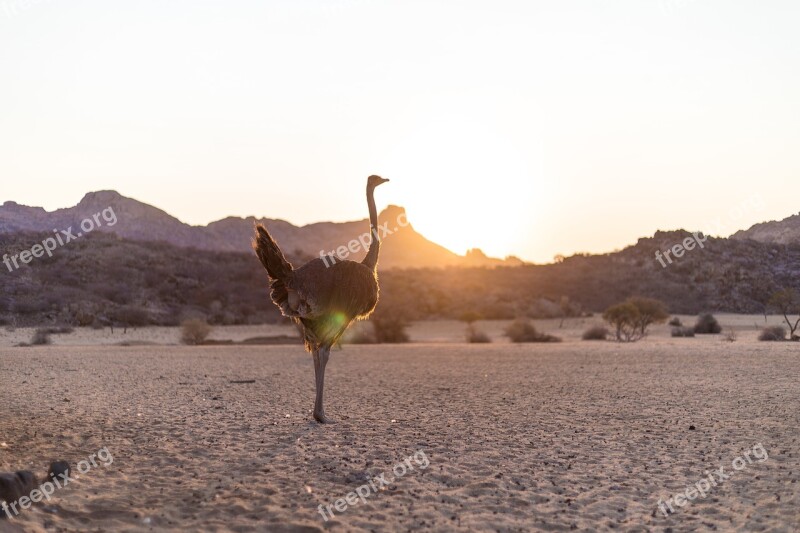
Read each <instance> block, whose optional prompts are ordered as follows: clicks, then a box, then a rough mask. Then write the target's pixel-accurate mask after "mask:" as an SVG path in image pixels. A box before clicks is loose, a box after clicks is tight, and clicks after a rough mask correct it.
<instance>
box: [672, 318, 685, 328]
mask: <svg viewBox="0 0 800 533" xmlns="http://www.w3.org/2000/svg"><path fill="white" fill-rule="evenodd" d="M669 325H670V326H672V327H675V328H679V327H681V326H683V322H681V319H680V318H678V317H676V316H674V317H672V320H670V321H669Z"/></svg>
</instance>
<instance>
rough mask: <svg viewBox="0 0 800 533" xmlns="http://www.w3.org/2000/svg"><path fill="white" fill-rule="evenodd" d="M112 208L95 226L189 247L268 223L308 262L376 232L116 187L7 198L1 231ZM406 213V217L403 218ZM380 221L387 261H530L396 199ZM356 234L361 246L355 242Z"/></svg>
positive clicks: (234, 244) (237, 240) (242, 242)
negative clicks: (40, 201)
mask: <svg viewBox="0 0 800 533" xmlns="http://www.w3.org/2000/svg"><path fill="white" fill-rule="evenodd" d="M109 208H110V209H112V210H113V214H114V215H115V218H116V220H117V221H116V222H115V223H113V225H110V224H108V223H107V222H105V221H104V223H103V224H101V225H100V226H99V227H98V228H96V229H95V230H94V231H99V232H102V233H115V234H117V235H118V236H119V237H122V238H124V239H131V240H139V241H155V242H165V243H168V244H172V245H175V246H179V247H183V248H196V249H199V250H208V251H217V252H242V251H249V250H250V239H251V237H252V234H253V226H254V225H255V224H256V223H262V224H264V225H265V226H266V227H267V228H268V229H269V231H270V233H271V234H272V235H273V237H274V238H275V240H276V241H277V242H278V244H279V245H280V246H282V248H283V250H284V253H285V254H286V255H287V256H288V257H290V259H293V260H295V261H303V262H304V261H308V260H310V259H312V258H314V257H318V256H319V255H320V254H321V253H322V252H325V253H327V252H330V251H332V250H339V251H340V252H341V251H342V250H344V251H345V254H346V256H347V257H346V258H347V259H352V260H355V261H360V260H361V259H362V258H363V257H364V255H366V247H365V246H364V245H363V244H364V243H365V242H366V237H363V238H362V239H361V241H359V238H361V237H362V236H364V235H368V234H369V221H368V219H366V218H365V219H361V220H354V221H348V222H314V223H311V224H306V225H303V226H296V225H294V224H292V223H291V222H288V221H286V220H282V219H269V218H257V217H254V216H249V217H236V216H228V217H225V218H223V219H220V220H215V221H212V222H210V223H208V224H206V225H198V226H193V225H190V224H187V223H185V222H182V221H181V220H180V219H178V218H177V217H175V216H173V215H170V214H169V213H168V212H167V211H164V210H162V209H159V208H157V207H155V206H152V205H150V204H147V203H145V202H142V201H139V200H136V199H134V198H129V197H126V196H123V195H122V194H120V193H119V192H117V191H114V190H101V191H93V192H88V193H86V194H85V195H84V196H83V198H82V199H81V200H80V201H79V202H78V203H77V204H76V205H75V206H73V207H65V208H59V209H56V210H54V211H46V210H45V209H44V208H42V207H35V206H26V205H22V204H19V203H17V202H14V201H7V202H5V203H3V204H2V206H0V233H5V234H14V233H23V232H43V231H47V232H50V231H53V230H54V229H65V228H68V227H77V226H78V225H79V224H80V222H81V221H82V220H84V219H87V218H91V217H92V216H93V215H94V214H96V213H101V212H103V211H104V210H107V209H109ZM401 219H402V220H403V221H405V223H401ZM108 222H110V221H108ZM387 223H388V225H387ZM379 224H380V225H381V226H382V227H385V228H388V230H389V232H390V233H389V234H387V235H385V236H384V240H383V246H382V248H381V266H382V267H383V268H387V269H388V268H426V267H445V266H503V265H521V264H523V262H522V261H520V260H518V259H516V258H507V259H495V258H491V257H488V256H486V255H484V254H483V253H482V252H481V253H477V254H476V253H468V254H467V255H465V256H460V255H458V254H456V253H454V252H452V251H450V250H448V249H447V248H445V247H444V246H441V245H439V244H437V243H434V242H433V241H430V240H429V239H427V238H425V237H424V236H423V235H422V234H420V233H418V232H417V231H416V230H415V229H414V227H413V225H412V224H411V223H410V222H407V218H406V216H405V209H404V208H402V207H399V206H395V205H389V206H388V207H387V208H386V209H384V210H383V211H382V212H381V213H380V215H379ZM354 240H355V241H357V244H358V246H353V245H352V243H353V241H354Z"/></svg>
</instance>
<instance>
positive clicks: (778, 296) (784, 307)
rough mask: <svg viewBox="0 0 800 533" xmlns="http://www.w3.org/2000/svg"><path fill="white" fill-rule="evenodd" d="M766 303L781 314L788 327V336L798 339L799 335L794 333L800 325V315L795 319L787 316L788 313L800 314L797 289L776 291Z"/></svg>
mask: <svg viewBox="0 0 800 533" xmlns="http://www.w3.org/2000/svg"><path fill="white" fill-rule="evenodd" d="M768 305H769V307H771V308H773V309H775V310H776V311H778V312H779V313H780V314H782V315H783V318H784V320H785V321H786V325H787V326H788V327H789V338H790V339H791V340H793V341H797V340H800V337H798V336H797V335H796V334H795V332H796V331H797V328H798V327H799V326H800V316H798V318H797V320H793V318H789V315H800V296H798V294H797V291H795V290H793V289H782V290H780V291H777V292H775V293H774V294H773V295H772V296H771V297H770V299H769V303H768Z"/></svg>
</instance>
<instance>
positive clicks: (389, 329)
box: [370, 314, 411, 344]
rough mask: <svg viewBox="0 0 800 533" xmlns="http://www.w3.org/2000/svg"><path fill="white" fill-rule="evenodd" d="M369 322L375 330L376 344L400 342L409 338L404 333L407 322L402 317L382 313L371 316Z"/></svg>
mask: <svg viewBox="0 0 800 533" xmlns="http://www.w3.org/2000/svg"><path fill="white" fill-rule="evenodd" d="M370 322H372V329H373V331H374V332H375V342H377V343H378V344H383V343H390V344H402V343H405V342H408V341H409V340H411V339H409V337H408V333H406V328H407V327H408V323H407V322H406V321H405V320H403V319H402V318H399V317H395V316H390V315H388V314H384V315H382V316H377V317H372V319H371V320H370Z"/></svg>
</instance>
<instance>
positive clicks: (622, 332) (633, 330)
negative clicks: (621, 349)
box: [603, 301, 641, 342]
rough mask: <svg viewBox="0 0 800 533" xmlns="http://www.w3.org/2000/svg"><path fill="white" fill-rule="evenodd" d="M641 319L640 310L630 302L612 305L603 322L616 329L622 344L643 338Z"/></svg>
mask: <svg viewBox="0 0 800 533" xmlns="http://www.w3.org/2000/svg"><path fill="white" fill-rule="evenodd" d="M640 319H641V315H640V313H639V309H637V308H636V306H635V305H633V304H632V303H631V302H629V301H628V302H623V303H621V304H617V305H612V306H611V307H609V308H608V309H606V311H605V312H604V313H603V320H605V321H606V322H608V323H609V324H610V325H611V327H612V328H614V335H615V337H616V339H617V340H618V341H620V342H622V341H624V342H634V341H638V340H639V339H640V338H641V335H639V320H640Z"/></svg>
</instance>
